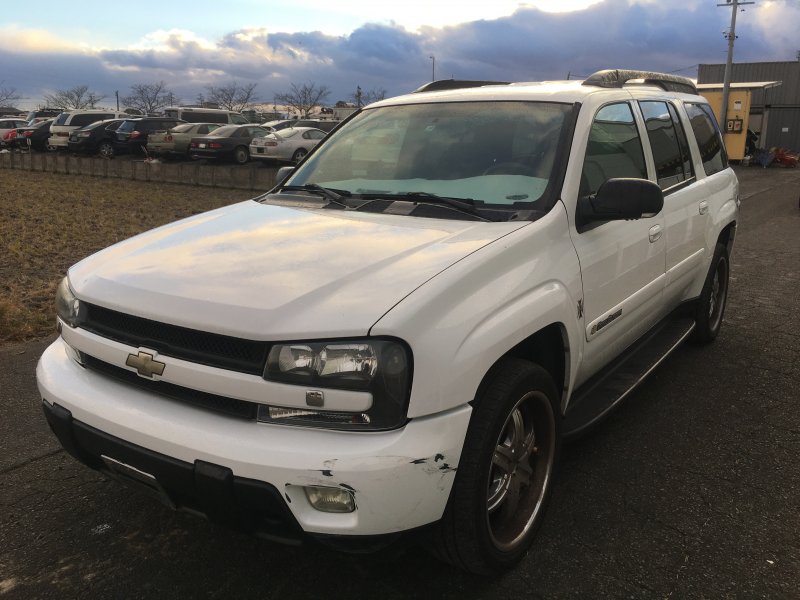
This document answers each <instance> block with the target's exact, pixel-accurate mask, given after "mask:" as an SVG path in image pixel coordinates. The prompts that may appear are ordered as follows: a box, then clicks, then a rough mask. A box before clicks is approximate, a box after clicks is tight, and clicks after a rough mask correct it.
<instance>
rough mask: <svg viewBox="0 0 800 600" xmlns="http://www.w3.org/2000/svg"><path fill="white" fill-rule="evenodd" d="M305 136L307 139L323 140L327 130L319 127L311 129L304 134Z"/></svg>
mask: <svg viewBox="0 0 800 600" xmlns="http://www.w3.org/2000/svg"><path fill="white" fill-rule="evenodd" d="M303 137H304V138H305V139H307V140H321V139H322V138H324V137H325V132H324V131H319V130H317V129H311V130H310V131H306V132H305V133H304V134H303Z"/></svg>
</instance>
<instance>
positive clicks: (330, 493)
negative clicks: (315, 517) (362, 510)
mask: <svg viewBox="0 0 800 600" xmlns="http://www.w3.org/2000/svg"><path fill="white" fill-rule="evenodd" d="M303 489H304V490H305V491H306V498H308V501H309V502H310V503H311V506H313V507H314V508H316V509H317V510H318V511H320V512H326V513H351V512H353V511H354V510H355V509H356V499H355V498H354V497H353V493H352V492H351V491H350V490H343V489H341V488H335V487H324V486H318V485H309V486H306V487H304V488H303Z"/></svg>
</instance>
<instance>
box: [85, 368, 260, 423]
mask: <svg viewBox="0 0 800 600" xmlns="http://www.w3.org/2000/svg"><path fill="white" fill-rule="evenodd" d="M83 364H84V366H85V367H86V368H88V369H92V370H93V371H97V372H99V373H102V374H104V375H108V376H109V377H113V378H114V379H117V380H119V381H124V382H125V383H127V384H129V385H133V386H136V387H140V388H143V389H146V390H148V391H151V392H155V393H157V394H161V395H162V396H167V397H168V398H172V399H173V400H180V401H181V402H186V403H187V404H191V405H193V406H197V407H199V408H204V409H207V410H213V411H215V412H218V413H222V414H225V415H228V416H230V417H237V418H240V419H248V420H250V421H255V419H256V416H257V413H258V404H256V403H254V402H247V401H245V400H237V399H236V398H227V397H225V396H218V395H216V394H209V393H207V392H200V391H197V390H192V389H189V388H185V387H182V386H180V385H175V384H173V383H167V382H166V381H151V380H149V379H144V378H143V377H139V376H138V375H137V374H136V373H134V372H133V371H128V370H127V369H123V368H120V367H116V366H114V365H111V364H109V363H107V362H105V361H102V360H99V359H97V358H95V357H93V356H88V355H83Z"/></svg>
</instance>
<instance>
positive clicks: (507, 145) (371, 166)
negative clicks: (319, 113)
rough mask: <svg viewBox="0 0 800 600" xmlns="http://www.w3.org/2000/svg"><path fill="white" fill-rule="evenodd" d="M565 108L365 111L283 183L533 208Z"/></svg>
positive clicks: (494, 105) (509, 105)
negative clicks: (412, 194)
mask: <svg viewBox="0 0 800 600" xmlns="http://www.w3.org/2000/svg"><path fill="white" fill-rule="evenodd" d="M570 110H571V106H570V105H567V104H555V103H543V102H449V103H433V104H412V105H403V106H387V107H381V108H375V109H367V110H365V111H363V112H362V113H361V114H359V115H357V116H356V117H354V118H353V120H351V121H350V122H349V123H348V124H347V125H346V126H345V127H343V128H342V129H340V130H339V131H337V132H336V133H335V134H334V135H333V136H332V137H331V138H329V139H328V140H327V141H326V142H324V143H323V144H321V145H320V146H319V149H318V151H317V152H316V153H315V154H314V155H312V156H311V157H310V158H309V160H307V161H306V162H305V163H304V164H303V165H302V166H301V167H300V168H299V169H298V171H297V172H296V174H295V175H294V176H293V177H291V179H290V180H289V181H287V185H290V186H302V185H308V184H317V185H320V186H324V187H327V188H332V189H336V190H341V191H344V192H349V193H350V194H352V195H354V196H358V195H368V196H374V195H376V194H406V193H415V192H416V193H418V192H424V193H427V194H436V195H437V196H445V197H449V198H456V199H464V200H467V199H469V200H473V201H474V203H475V206H476V207H479V206H481V205H484V206H487V208H488V207H489V206H492V207H496V208H500V207H502V205H505V206H512V205H516V206H517V207H519V205H520V203H522V204H525V205H527V204H529V203H535V202H536V201H537V200H539V199H540V198H542V195H543V194H544V192H545V190H546V189H547V186H548V183H549V181H550V178H551V177H552V176H553V170H554V169H553V165H554V163H555V157H556V152H557V148H558V143H559V138H560V135H561V131H562V128H563V127H564V123H565V121H566V119H567V115H568V114H569V113H570ZM530 207H531V208H542V209H544V210H547V209H548V208H549V207H538V206H537V205H535V204H531V205H530Z"/></svg>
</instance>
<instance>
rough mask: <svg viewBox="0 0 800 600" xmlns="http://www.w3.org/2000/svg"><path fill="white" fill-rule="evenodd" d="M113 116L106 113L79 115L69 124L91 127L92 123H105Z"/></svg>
mask: <svg viewBox="0 0 800 600" xmlns="http://www.w3.org/2000/svg"><path fill="white" fill-rule="evenodd" d="M113 116H114V115H111V114H106V113H82V114H80V113H79V114H77V115H75V116H74V117H72V120H71V121H70V122H69V124H70V125H72V126H75V127H83V126H84V125H89V124H90V123H95V122H97V121H103V120H104V119H110V118H111V117H113Z"/></svg>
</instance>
